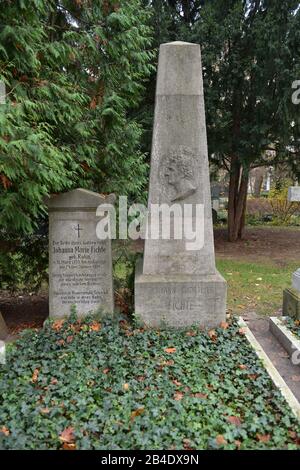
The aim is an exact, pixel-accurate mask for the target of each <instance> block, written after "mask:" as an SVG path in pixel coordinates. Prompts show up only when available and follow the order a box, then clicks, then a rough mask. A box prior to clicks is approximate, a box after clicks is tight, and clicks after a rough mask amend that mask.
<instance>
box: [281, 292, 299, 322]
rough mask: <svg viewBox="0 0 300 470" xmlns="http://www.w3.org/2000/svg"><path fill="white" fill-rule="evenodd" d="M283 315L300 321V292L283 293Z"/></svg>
mask: <svg viewBox="0 0 300 470" xmlns="http://www.w3.org/2000/svg"><path fill="white" fill-rule="evenodd" d="M282 313H283V315H287V316H289V317H291V318H293V319H295V320H300V292H298V291H297V290H296V289H285V290H284V291H283V307H282Z"/></svg>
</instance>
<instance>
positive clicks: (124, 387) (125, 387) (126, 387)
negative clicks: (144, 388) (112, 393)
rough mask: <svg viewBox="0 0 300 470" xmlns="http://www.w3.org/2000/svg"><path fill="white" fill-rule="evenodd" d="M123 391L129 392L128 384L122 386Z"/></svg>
mask: <svg viewBox="0 0 300 470" xmlns="http://www.w3.org/2000/svg"><path fill="white" fill-rule="evenodd" d="M123 389H124V390H125V391H127V390H129V384H127V383H126V384H123Z"/></svg>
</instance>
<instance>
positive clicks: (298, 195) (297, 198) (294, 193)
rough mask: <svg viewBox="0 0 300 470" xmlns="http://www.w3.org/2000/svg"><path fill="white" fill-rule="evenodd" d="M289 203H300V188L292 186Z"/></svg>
mask: <svg viewBox="0 0 300 470" xmlns="http://www.w3.org/2000/svg"><path fill="white" fill-rule="evenodd" d="M289 201H290V202H300V186H291V187H290V188H289Z"/></svg>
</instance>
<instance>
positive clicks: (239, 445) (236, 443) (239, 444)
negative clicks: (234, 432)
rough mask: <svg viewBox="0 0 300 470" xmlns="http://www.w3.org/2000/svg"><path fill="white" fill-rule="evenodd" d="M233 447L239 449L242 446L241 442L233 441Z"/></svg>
mask: <svg viewBox="0 0 300 470" xmlns="http://www.w3.org/2000/svg"><path fill="white" fill-rule="evenodd" d="M234 443H235V445H236V446H237V448H238V449H239V448H240V447H241V445H242V443H241V441H234Z"/></svg>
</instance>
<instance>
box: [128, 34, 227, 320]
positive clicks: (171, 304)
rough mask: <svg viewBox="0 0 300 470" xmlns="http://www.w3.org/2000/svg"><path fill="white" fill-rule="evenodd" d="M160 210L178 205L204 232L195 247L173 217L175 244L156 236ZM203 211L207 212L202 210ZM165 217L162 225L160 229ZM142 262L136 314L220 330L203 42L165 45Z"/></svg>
mask: <svg viewBox="0 0 300 470" xmlns="http://www.w3.org/2000/svg"><path fill="white" fill-rule="evenodd" d="M155 205H168V206H169V207H172V206H174V205H176V207H177V209H178V206H179V207H180V208H181V209H182V213H184V211H185V206H189V207H190V208H192V212H187V213H188V214H189V215H188V216H187V217H185V220H184V221H186V220H187V222H189V221H190V222H192V224H193V227H194V228H195V226H196V224H198V226H200V228H201V229H202V231H203V236H204V238H203V243H202V244H201V245H199V246H198V247H197V249H195V248H194V247H193V248H191V245H189V240H190V239H187V237H186V236H185V232H184V231H183V232H184V233H183V237H182V239H179V237H178V235H175V229H174V227H175V226H176V227H178V224H179V223H181V219H179V216H178V212H176V211H174V213H173V212H172V214H171V217H172V224H174V225H172V227H173V231H171V237H170V239H163V237H161V233H160V236H159V238H158V239H157V238H156V237H152V236H151V233H152V229H153V221H152V219H151V213H153V207H154V206H155ZM197 207H198V208H199V212H197V209H196V208H197ZM201 208H202V212H201ZM162 224H163V220H162V219H161V220H159V222H158V224H156V225H158V226H159V230H160V229H161V226H162ZM147 234H148V235H147V237H148V238H147V239H146V240H145V250H144V259H143V262H142V263H139V264H138V265H137V269H136V278H135V314H136V315H137V317H138V318H140V320H142V322H144V323H145V324H146V325H148V326H153V327H156V326H161V325H166V326H171V327H184V326H187V325H194V324H195V325H200V326H204V327H214V326H216V325H218V324H219V323H220V322H221V321H223V320H224V319H225V312H226V290H227V286H226V282H225V280H224V279H223V278H222V276H221V275H220V274H219V273H218V271H217V270H216V267H215V254H214V240H213V224H212V207H211V194H210V181H209V166H208V154H207V138H206V124H205V109H204V96H203V80H202V66H201V53H200V46H199V45H198V44H190V43H184V42H172V43H167V44H162V45H161V46H160V52H159V64H158V74H157V85H156V104H155V118H154V129H153V141H152V154H151V173H150V188H149V201H148V230H147Z"/></svg>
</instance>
